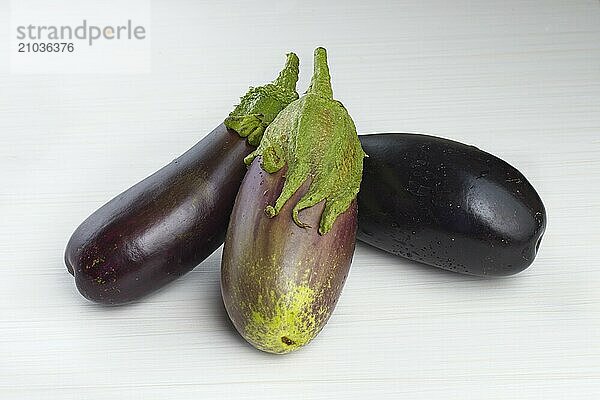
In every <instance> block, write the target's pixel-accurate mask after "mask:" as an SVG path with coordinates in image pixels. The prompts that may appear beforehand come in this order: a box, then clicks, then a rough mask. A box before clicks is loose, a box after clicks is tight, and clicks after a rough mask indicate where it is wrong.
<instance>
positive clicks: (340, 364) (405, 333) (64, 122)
mask: <svg viewBox="0 0 600 400" xmlns="http://www.w3.org/2000/svg"><path fill="white" fill-rule="evenodd" d="M6 3H8V2H6V1H3V2H2V3H0V25H1V26H6V22H7V21H6V18H8V17H7V15H8V13H7V12H6V11H7V6H8V5H7V4H6ZM152 5H153V10H152V11H153V23H152V26H151V27H150V28H151V35H152V52H153V57H152V73H151V74H140V75H85V74H83V75H72V76H69V75H46V76H44V75H9V74H8V73H7V71H8V62H7V58H8V54H7V52H6V40H5V39H6V35H7V34H8V33H7V32H6V30H1V32H0V54H1V58H2V60H0V137H1V139H2V141H1V143H2V145H1V146H0V171H1V172H0V174H1V177H2V186H1V188H0V221H1V224H0V225H1V229H0V268H2V278H1V279H0V398H1V399H3V400H4V399H46V400H47V399H106V398H131V399H137V398H139V399H161V400H162V399H188V398H189V399H192V398H193V399H200V398H202V399H204V398H216V397H219V398H229V397H233V396H235V398H237V399H254V398H262V399H264V398H274V399H275V398H277V399H282V398H285V399H305V398H313V399H330V398H340V399H363V398H367V396H368V397H369V398H377V399H380V398H382V399H383V398H390V399H392V398H393V399H398V398H407V399H441V398H444V399H483V398H485V399H507V398H529V399H538V398H539V399H560V398H573V399H591V398H598V397H599V396H600V345H599V344H600V261H599V256H600V254H599V251H598V249H599V245H598V243H599V242H600V228H599V226H600V212H599V211H598V210H599V209H600V196H599V194H600V157H599V156H598V155H599V154H600V2H599V1H597V0H594V1H591V0H589V1H584V0H579V1H558V0H556V1H552V0H545V1H543V0H539V1H517V0H509V1H503V2H498V1H464V0H459V1H452V2H449V1H442V0H428V1H411V2H408V1H407V2H404V1H402V2H401V1H397V2H396V1H376V0H371V1H368V2H364V1H346V2H343V3H342V2H333V1H330V2H323V1H315V0H308V1H289V2H282V1H279V2H275V1H272V2H266V1H254V2H251V3H247V2H242V1H231V2H208V1H166V0H156V1H153V3H152ZM316 45H323V46H325V47H327V48H328V50H329V54H330V65H331V70H332V74H333V85H334V91H335V95H336V98H338V99H340V100H342V101H343V102H344V104H345V105H346V106H347V108H348V109H349V111H350V113H351V115H352V116H353V117H354V119H355V122H356V125H357V128H358V130H359V132H361V133H368V132H382V131H412V132H426V133H431V134H436V135H439V136H443V137H447V138H450V139H454V140H459V141H463V142H466V143H469V144H473V145H476V146H478V147H480V148H482V149H483V150H486V151H489V152H492V153H493V154H495V155H497V156H499V157H502V158H504V159H505V160H507V161H508V162H510V163H511V164H513V165H515V166H516V167H517V168H519V169H520V170H521V171H522V172H523V173H524V174H525V176H527V178H528V179H529V180H530V181H531V182H532V183H533V184H534V186H535V187H536V188H537V189H538V191H539V193H540V195H541V197H542V199H543V200H544V202H545V205H546V208H547V211H548V215H549V226H548V229H547V232H546V236H545V239H544V241H543V243H542V246H541V250H540V253H539V255H538V258H537V260H536V261H535V263H534V264H533V266H532V267H530V268H529V269H528V270H526V271H524V272H523V273H521V274H519V275H517V276H515V277H512V278H507V279H494V280H482V279H477V278H473V277H466V276H460V275H455V274H452V273H449V272H444V271H441V270H437V269H435V268H431V267H425V266H422V265H418V264H416V263H412V262H408V261H404V260H402V259H399V258H396V257H393V256H390V255H386V254H383V253H381V252H379V251H376V250H375V249H373V248H371V247H368V246H366V245H361V244H359V245H358V246H357V250H356V254H355V257H354V262H353V265H352V268H351V273H350V276H349V278H348V282H347V284H346V287H345V289H344V292H343V294H342V297H341V299H340V302H339V305H338V306H337V309H336V312H335V313H334V316H333V317H332V319H331V321H330V322H329V324H328V325H327V327H326V328H325V330H324V331H323V332H322V333H321V335H320V336H319V337H318V338H317V339H316V340H315V341H314V342H313V343H312V344H311V345H310V346H308V347H306V348H305V349H302V350H301V351H298V352H297V353H293V354H290V355H288V356H282V357H277V356H272V355H267V354H262V353H260V352H258V351H256V350H254V349H252V348H251V347H249V346H248V345H246V344H245V342H244V341H243V340H242V339H241V338H240V337H239V335H238V334H237V333H236V332H235V330H234V329H233V328H232V327H231V325H230V323H229V322H228V320H227V317H226V315H225V311H224V309H223V306H222V302H221V297H220V292H219V271H218V268H219V261H220V250H219V251H217V253H215V254H213V255H212V256H211V257H210V258H209V259H208V260H207V261H206V262H204V263H203V264H202V265H200V266H199V267H197V268H196V269H195V270H194V271H193V272H192V273H190V274H189V275H187V276H186V277H185V278H183V279H181V280H179V281H177V282H175V283H174V284H172V285H170V286H169V287H167V288H165V289H164V290H162V291H160V292H159V293H157V294H155V295H153V296H151V297H150V298H148V299H146V301H143V302H140V303H137V304H134V305H131V306H126V307H121V308H103V307H99V306H96V305H93V304H91V303H89V302H86V301H85V300H84V299H83V298H81V297H80V296H79V295H78V293H77V291H76V289H75V285H74V283H73V280H72V277H71V276H70V275H69V274H68V273H67V272H66V269H65V267H64V264H63V260H62V257H63V249H64V246H65V245H66V242H67V240H68V237H69V236H70V234H71V232H72V231H73V230H74V229H75V227H76V226H77V225H78V223H79V222H81V221H82V220H83V219H84V218H85V217H86V216H87V215H89V214H90V213H91V212H92V211H93V210H94V209H96V208H97V207H99V206H100V205H101V204H103V203H104V202H105V201H106V200H108V199H109V198H110V197H112V196H113V195H115V194H117V193H118V192H120V191H122V190H124V189H125V188H127V187H129V186H130V185H132V184H133V183H135V182H137V181H138V180H140V179H141V178H143V177H145V176H147V175H149V174H150V173H152V172H153V171H155V170H156V169H158V168H159V167H161V166H163V165H164V164H166V163H168V162H169V161H170V160H172V159H173V158H175V157H176V156H177V155H179V154H180V153H182V152H183V151H185V150H186V149H187V148H189V147H190V146H191V145H192V144H194V143H195V142H196V141H198V140H199V139H200V138H201V137H202V136H203V135H204V134H205V133H207V132H209V131H210V130H211V129H212V128H213V127H214V126H216V125H217V124H218V123H220V122H221V121H222V120H223V118H224V117H225V116H226V114H227V113H228V112H229V111H230V110H231V108H232V105H233V104H234V103H235V102H236V100H237V97H239V95H240V94H242V93H243V92H244V91H245V89H246V88H247V86H248V85H249V84H254V85H256V84H261V83H263V82H265V81H266V80H270V79H272V77H273V76H274V74H275V73H276V71H277V70H278V68H279V67H280V66H281V65H282V63H283V61H284V53H285V52H286V51H289V50H294V51H296V52H297V53H298V54H299V56H300V58H301V62H302V64H301V74H302V76H301V79H300V82H299V90H302V91H303V90H304V88H305V87H306V86H307V83H308V81H309V78H310V76H309V75H310V73H309V71H310V70H311V68H312V60H311V54H312V50H313V48H314V47H315V46H316Z"/></svg>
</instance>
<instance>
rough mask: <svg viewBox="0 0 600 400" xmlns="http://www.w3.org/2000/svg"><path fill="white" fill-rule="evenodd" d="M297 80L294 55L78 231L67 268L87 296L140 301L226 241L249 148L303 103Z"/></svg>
mask: <svg viewBox="0 0 600 400" xmlns="http://www.w3.org/2000/svg"><path fill="white" fill-rule="evenodd" d="M297 78H298V58H297V56H296V55H295V54H293V53H290V54H288V59H287V63H286V66H285V68H284V69H283V71H282V72H281V73H280V74H279V77H278V78H277V79H276V80H275V81H273V82H272V83H270V84H267V85H264V86H260V87H256V88H251V89H250V90H249V91H248V93H247V94H246V95H245V96H244V97H243V98H242V99H241V102H240V104H239V105H238V106H237V107H236V109H235V110H234V111H233V112H232V113H231V114H230V116H229V117H228V118H227V119H226V120H225V123H224V124H221V125H219V126H218V127H217V128H216V129H214V130H213V131H212V132H211V133H210V134H208V136H206V137H205V138H204V139H202V140H201V141H200V142H199V143H197V144H196V145H195V146H194V147H192V148H191V149H190V150H188V151H187V152H186V153H184V154H183V155H182V156H180V157H179V158H177V159H176V160H174V161H173V162H171V163H170V164H168V165H167V166H165V167H163V168H162V169H160V170H159V171H157V172H156V173H154V174H152V175H151V176H149V177H147V178H146V179H144V180H142V181H141V182H139V183H137V184H136V185H134V186H133V187H131V188H129V189H127V190H126V191H124V192H123V193H121V194H120V195H118V196H117V197H115V198H113V199H112V200H110V201H109V202H108V203H106V204H105V205H104V206H102V207H101V208H100V209H98V210H97V211H96V212H94V213H93V214H92V215H90V216H89V217H88V218H87V219H86V220H85V221H84V222H83V223H82V224H81V225H80V226H79V227H78V228H77V229H76V230H75V232H74V233H73V235H72V236H71V239H70V240H69V243H68V244H67V248H66V251H65V263H66V265H67V269H68V270H69V272H71V274H73V275H74V277H75V283H76V285H77V288H78V289H79V291H80V292H81V294H82V295H83V296H84V297H86V298H87V299H89V300H92V301H95V302H98V303H102V304H108V305H116V304H124V303H128V302H131V301H134V300H137V299H139V298H140V297H142V296H144V295H146V294H148V293H151V292H153V291H154V290H156V289H158V288H160V287H162V286H164V285H166V284H167V283H169V282H171V281H173V280H174V279H176V278H177V277H179V276H181V275H183V274H185V273H187V272H189V271H190V270H191V269H192V268H194V267H195V266H196V265H198V264H199V263H200V262H202V261H203V260H204V259H205V258H206V257H208V256H209V255H210V254H211V253H212V252H214V251H215V250H216V249H217V248H218V247H219V246H220V245H221V244H222V243H223V240H224V239H225V231H226V229H227V224H228V221H229V215H230V214H231V209H232V208H233V203H234V201H235V197H236V194H237V191H238V188H239V186H240V182H241V181H242V179H243V177H244V174H245V173H246V165H245V164H244V161H243V160H244V157H246V156H247V155H248V154H249V153H250V152H251V151H252V150H253V149H254V147H253V146H251V145H249V144H248V143H251V144H253V143H254V144H256V143H258V142H260V137H261V135H262V133H263V132H264V129H265V128H266V127H267V126H268V124H269V123H270V122H271V121H272V120H273V119H274V118H275V117H276V116H277V114H278V113H279V111H281V110H282V109H283V108H284V107H285V106H286V105H287V104H289V103H290V102H291V101H293V100H295V99H297V98H298V94H297V93H296V91H295V87H296V81H297ZM232 128H233V129H232ZM245 137H247V138H248V140H246V139H245Z"/></svg>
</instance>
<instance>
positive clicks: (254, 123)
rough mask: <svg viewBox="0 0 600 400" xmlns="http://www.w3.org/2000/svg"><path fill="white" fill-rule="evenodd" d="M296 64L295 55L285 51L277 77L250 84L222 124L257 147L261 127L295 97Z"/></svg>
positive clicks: (297, 63)
mask: <svg viewBox="0 0 600 400" xmlns="http://www.w3.org/2000/svg"><path fill="white" fill-rule="evenodd" d="M299 64H300V61H299V60H298V56H297V55H296V54H294V53H289V54H288V55H287V60H286V63H285V67H284V68H283V70H281V72H280V73H279V76H278V77H277V79H275V80H274V81H273V82H271V83H268V84H266V85H264V86H259V87H251V88H250V89H249V90H248V92H247V93H246V94H245V95H244V96H243V97H242V98H241V99H240V104H238V105H237V106H236V107H235V109H234V110H233V111H232V112H231V114H229V116H228V117H227V118H226V119H225V126H226V127H228V128H229V129H233V130H234V131H236V132H237V133H238V134H239V135H240V136H241V137H247V138H248V143H249V144H251V145H252V146H258V144H259V143H260V140H261V138H262V135H263V133H264V131H265V129H266V128H267V126H269V124H270V123H271V122H273V120H274V119H275V117H276V116H277V114H279V112H280V111H281V110H283V109H284V108H285V107H286V106H287V105H288V104H290V103H291V102H292V101H294V100H296V99H297V98H298V93H297V92H296V82H297V81H298V66H299Z"/></svg>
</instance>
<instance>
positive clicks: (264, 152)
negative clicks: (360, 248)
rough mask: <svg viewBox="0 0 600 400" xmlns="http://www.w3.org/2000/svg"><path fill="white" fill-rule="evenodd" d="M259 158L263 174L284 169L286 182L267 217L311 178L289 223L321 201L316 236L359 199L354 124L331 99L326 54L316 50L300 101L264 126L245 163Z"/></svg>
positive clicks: (359, 150) (360, 162) (359, 154)
mask: <svg viewBox="0 0 600 400" xmlns="http://www.w3.org/2000/svg"><path fill="white" fill-rule="evenodd" d="M258 156H260V157H262V161H261V166H262V168H263V169H264V170H265V171H266V172H268V173H273V172H276V171H279V170H280V169H281V168H283V167H284V166H286V165H287V172H286V178H285V183H284V185H283V189H282V191H281V195H280V196H279V198H278V199H277V201H276V202H275V204H274V205H272V206H271V205H269V206H267V207H266V209H265V212H266V214H267V215H268V216H269V217H274V216H276V215H278V214H279V212H280V211H281V209H282V207H283V205H284V204H285V203H286V202H287V201H288V200H289V198H290V197H291V196H292V195H293V194H294V193H295V192H296V191H297V190H298V189H299V188H300V186H302V184H303V183H304V182H305V181H306V180H307V179H310V186H309V188H308V191H307V192H306V193H305V194H304V196H303V197H302V198H301V199H300V201H299V202H298V203H297V204H296V205H295V206H294V208H293V211H292V218H293V219H294V221H295V223H296V224H297V225H298V226H301V227H308V226H307V225H306V224H304V223H302V221H300V219H299V217H298V213H299V212H300V211H301V210H303V209H305V208H309V207H312V206H314V205H316V204H318V203H320V202H321V201H325V209H324V210H323V214H322V215H321V220H320V224H319V233H320V234H322V235H323V234H326V233H327V232H329V230H331V227H332V226H333V223H334V222H335V220H336V218H337V217H338V216H339V215H340V214H342V213H343V212H345V211H346V210H347V209H348V207H350V204H351V202H352V200H354V198H355V197H356V195H357V194H358V190H359V187H360V181H361V178H362V167H363V158H364V157H365V153H364V151H363V149H362V147H361V145H360V141H359V140H358V136H357V134H356V127H355V126H354V121H352V118H351V117H350V115H349V114H348V111H346V109H345V108H344V106H343V105H342V103H340V102H339V101H337V100H334V99H333V90H332V89H331V81H330V76H329V68H328V66H327V53H326V51H325V49H324V48H322V47H319V48H317V49H316V50H315V54H314V73H313V77H312V81H311V83H310V86H309V88H308V90H307V92H306V94H305V95H304V96H302V97H301V98H300V99H298V100H295V101H293V102H292V103H290V104H289V105H288V106H287V107H286V108H285V109H284V110H283V111H281V112H280V113H279V115H277V117H276V118H275V120H274V121H273V122H272V123H271V124H270V125H269V126H268V128H267V129H266V131H265V133H264V137H263V139H262V141H261V142H260V145H259V146H258V148H257V149H256V150H255V151H254V152H252V153H251V154H250V155H249V156H248V157H246V159H245V160H244V161H245V162H246V164H250V163H251V162H252V161H253V160H254V159H255V158H256V157H258Z"/></svg>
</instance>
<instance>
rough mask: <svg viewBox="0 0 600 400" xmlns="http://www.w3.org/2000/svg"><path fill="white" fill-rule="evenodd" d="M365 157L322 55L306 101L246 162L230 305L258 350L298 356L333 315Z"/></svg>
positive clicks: (225, 277) (234, 232) (231, 245)
mask: <svg viewBox="0 0 600 400" xmlns="http://www.w3.org/2000/svg"><path fill="white" fill-rule="evenodd" d="M364 155H365V154H364V152H363V150H362V148H361V146H360V142H359V140H358V136H357V135H356V128H355V127H354V123H353V121H352V118H351V117H350V115H349V114H348V112H347V111H346V109H345V108H344V107H343V105H342V104H341V103H340V102H338V101H336V100H334V99H333V92H332V89H331V83H330V76H329V70H328V67H327V55H326V52H325V49H323V48H318V49H316V50H315V61H314V75H313V78H312V81H311V85H310V87H309V89H308V91H307V93H306V94H305V95H304V96H303V97H301V98H300V99H299V100H296V101H294V102H292V103H291V104H290V105H288V106H287V107H286V108H285V109H284V110H283V111H282V112H281V113H280V114H279V115H278V116H277V117H276V118H275V120H274V121H273V123H272V124H271V125H269V127H268V128H267V129H266V131H265V134H264V137H263V139H262V141H261V143H260V145H259V146H258V148H257V150H255V151H254V152H253V153H252V154H250V155H249V156H248V157H247V158H246V162H247V163H251V164H250V168H249V170H248V172H247V173H246V176H245V177H244V180H243V181H242V184H241V187H240V190H239V192H238V195H237V198H236V201H235V205H234V207H233V212H232V214H231V218H230V221H229V227H228V230H227V236H226V238H225V246H224V249H223V258H222V263H221V291H222V296H223V302H224V304H225V308H226V310H227V313H228V315H229V317H230V319H231V321H232V322H233V325H234V326H235V328H236V329H237V330H238V332H239V333H240V334H241V335H242V336H243V337H244V339H246V340H247V341H248V342H249V343H250V344H251V345H253V346H254V347H256V348H257V349H259V350H263V351H266V352H270V353H276V354H283V353H288V352H290V351H293V350H296V349H298V348H300V347H301V346H304V345H306V344H307V343H308V342H310V341H311V340H312V339H313V338H314V337H315V336H316V335H317V334H318V333H319V331H321V329H322V328H323V326H324V325H325V324H326V322H327V320H328V319H329V317H330V316H331V313H332V312H333V310H334V308H335V305H336V303H337V300H338V298H339V296H340V294H341V291H342V288H343V285H344V282H345V280H346V276H347V274H348V270H349V268H350V264H351V261H352V255H353V252H354V244H355V239H356V229H357V203H356V195H357V193H358V190H359V186H360V180H361V176H362V165H363V161H362V160H363V157H364Z"/></svg>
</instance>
